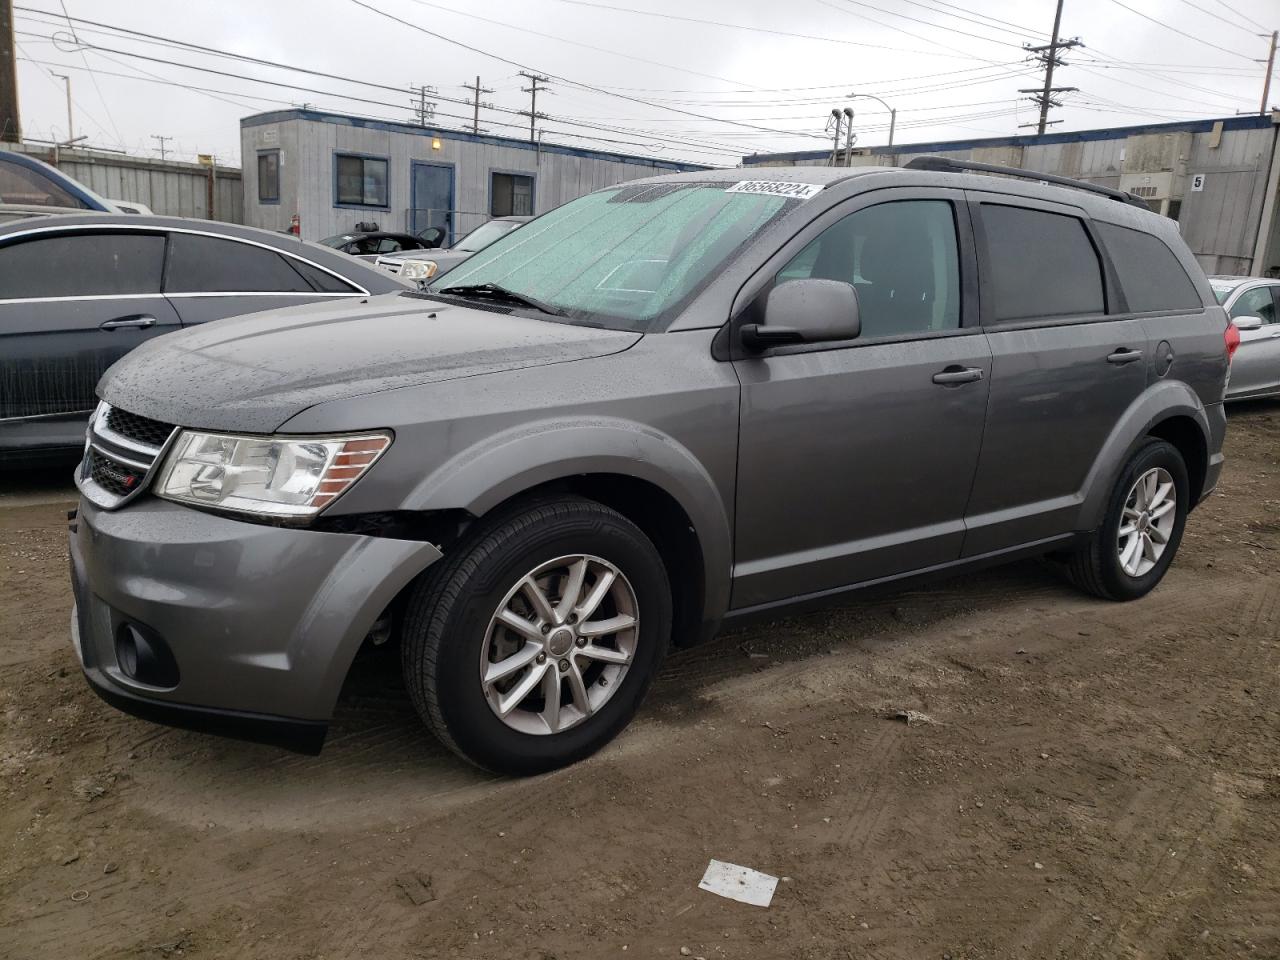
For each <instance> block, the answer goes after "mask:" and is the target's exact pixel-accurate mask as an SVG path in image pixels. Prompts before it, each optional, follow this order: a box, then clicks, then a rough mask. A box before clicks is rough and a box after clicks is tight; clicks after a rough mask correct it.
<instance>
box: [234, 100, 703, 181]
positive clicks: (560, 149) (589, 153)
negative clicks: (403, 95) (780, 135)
mask: <svg viewBox="0 0 1280 960" xmlns="http://www.w3.org/2000/svg"><path fill="white" fill-rule="evenodd" d="M286 120H310V121H312V122H314V123H332V124H336V125H338V126H344V127H361V128H364V129H369V130H384V131H387V132H389V133H407V134H412V135H414V136H419V137H439V138H440V139H442V140H459V141H463V142H466V143H487V144H490V145H492V146H497V147H512V148H514V149H517V150H528V151H530V152H531V153H536V152H541V153H549V154H557V155H560V156H566V157H585V158H587V159H591V160H612V161H614V162H615V163H635V164H641V165H643V166H646V167H650V168H652V169H653V170H660V171H673V172H680V171H684V170H710V169H713V168H711V167H708V166H706V165H704V164H697V163H678V162H676V161H673V160H656V159H654V158H652V157H638V156H633V155H631V154H626V153H608V152H605V151H603V150H585V149H583V148H581V147H568V146H563V145H561V144H558V143H543V144H532V143H530V142H529V141H528V140H517V139H515V138H514V137H498V136H494V135H492V134H487V133H480V134H477V133H467V132H465V131H463V130H449V129H446V128H444V127H420V126H418V125H417V124H412V123H395V122H393V121H390V120H371V119H368V118H365V117H352V116H348V115H346V114H341V113H326V112H324V111H321V110H303V109H298V108H294V109H290V110H272V111H269V112H267V113H258V114H254V115H253V116H251V117H243V118H242V119H241V120H240V127H241V129H243V128H245V127H261V126H265V125H267V124H272V123H283V122H285V121H286Z"/></svg>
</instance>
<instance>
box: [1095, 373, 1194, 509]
mask: <svg viewBox="0 0 1280 960" xmlns="http://www.w3.org/2000/svg"><path fill="white" fill-rule="evenodd" d="M1173 417H1187V418H1189V419H1190V420H1192V421H1194V423H1195V424H1196V426H1197V427H1198V428H1199V429H1200V434H1201V436H1202V438H1203V439H1204V443H1205V449H1206V450H1208V451H1209V452H1210V454H1212V453H1213V452H1214V445H1213V440H1212V438H1213V432H1212V430H1211V428H1210V425H1209V416H1208V413H1207V411H1206V410H1205V407H1204V404H1203V403H1202V402H1201V401H1200V397H1199V396H1197V395H1196V392H1195V391H1194V390H1192V389H1191V388H1190V387H1189V386H1187V384H1185V383H1183V382H1182V381H1180V380H1161V381H1159V382H1158V383H1154V384H1152V385H1151V386H1150V387H1148V388H1147V389H1146V390H1145V391H1143V393H1142V394H1140V395H1139V396H1138V398H1137V399H1136V400H1134V402H1133V403H1131V404H1130V405H1129V407H1128V408H1127V409H1126V410H1125V412H1124V414H1123V415H1122V416H1121V417H1120V419H1119V420H1117V421H1116V425H1115V427H1114V429H1112V431H1111V433H1110V435H1109V436H1108V437H1107V440H1106V442H1105V443H1104V444H1103V446H1102V450H1101V452H1099V454H1098V456H1097V457H1096V458H1095V459H1094V461H1093V466H1092V467H1091V468H1090V470H1089V474H1088V476H1087V477H1086V478H1085V482H1084V486H1083V487H1082V489H1083V491H1084V500H1083V502H1082V504H1081V507H1080V519H1079V523H1078V525H1077V529H1080V530H1093V529H1096V528H1097V527H1098V526H1099V525H1100V524H1101V523H1102V520H1103V516H1104V514H1105V513H1106V509H1107V501H1108V499H1109V498H1110V495H1111V488H1112V487H1113V486H1114V485H1115V480H1116V477H1118V476H1119V474H1120V471H1121V470H1122V469H1123V468H1124V465H1125V462H1126V461H1127V460H1128V459H1129V455H1130V453H1131V452H1132V451H1133V449H1134V447H1136V446H1137V444H1138V442H1139V441H1140V440H1141V439H1142V438H1143V437H1144V436H1146V435H1147V434H1148V433H1150V432H1151V429H1152V428H1153V427H1154V426H1156V425H1157V424H1158V423H1160V422H1162V421H1164V420H1169V419H1171V418H1173Z"/></svg>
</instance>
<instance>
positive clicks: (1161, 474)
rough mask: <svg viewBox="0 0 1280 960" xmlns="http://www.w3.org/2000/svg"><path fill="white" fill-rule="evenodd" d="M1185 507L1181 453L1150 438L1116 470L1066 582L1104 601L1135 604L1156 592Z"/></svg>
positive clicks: (1177, 538) (1178, 540) (1187, 502)
mask: <svg viewBox="0 0 1280 960" xmlns="http://www.w3.org/2000/svg"><path fill="white" fill-rule="evenodd" d="M1189 508H1190V485H1189V484H1188V482H1187V468H1186V464H1185V463H1184V462H1183V459H1182V455H1181V454H1180V453H1179V452H1178V449H1177V448H1176V447H1174V446H1173V445H1172V444H1171V443H1168V442H1166V441H1164V440H1157V439H1155V438H1151V439H1150V440H1148V441H1147V442H1146V443H1145V444H1143V445H1142V446H1141V447H1139V448H1138V450H1136V451H1135V452H1134V454H1133V456H1131V457H1130V458H1129V462H1128V463H1127V464H1126V465H1125V468H1124V469H1123V470H1122V471H1121V472H1120V476H1119V478H1118V479H1117V481H1116V484H1115V487H1114V488H1113V489H1112V492H1111V499H1110V500H1109V502H1108V507H1107V513H1106V517H1105V518H1104V520H1103V522H1102V526H1101V527H1100V528H1099V529H1098V530H1097V531H1096V532H1095V533H1094V534H1093V536H1092V538H1091V539H1090V541H1089V543H1088V545H1087V546H1085V547H1084V548H1082V549H1081V550H1080V551H1079V552H1077V553H1076V554H1074V555H1073V556H1072V557H1071V560H1070V563H1069V566H1068V570H1069V572H1070V574H1071V579H1072V580H1073V581H1074V582H1075V584H1076V585H1077V586H1078V587H1080V588H1081V589H1083V590H1086V591H1088V592H1089V593H1092V594H1094V595H1095V596H1099V597H1104V598H1106V599H1108V600H1136V599H1137V598H1138V597H1141V596H1145V595H1146V594H1147V593H1149V592H1151V590H1152V589H1154V588H1155V586H1156V584H1158V583H1159V582H1160V581H1161V579H1163V577H1164V575H1165V571H1167V570H1168V569H1169V565H1170V564H1171V563H1173V557H1174V554H1176V553H1177V551H1178V544H1179V543H1181V541H1182V531H1183V527H1184V526H1185V525H1186V520H1187V510H1188V509H1189Z"/></svg>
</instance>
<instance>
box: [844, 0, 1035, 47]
mask: <svg viewBox="0 0 1280 960" xmlns="http://www.w3.org/2000/svg"><path fill="white" fill-rule="evenodd" d="M844 2H845V3H848V4H851V5H853V6H855V7H866V8H867V9H868V10H874V11H876V12H877V13H884V14H888V15H889V16H891V17H899V18H901V19H903V20H910V21H911V22H912V23H919V24H923V25H924V26H926V27H931V28H933V29H934V30H945V31H946V32H947V33H958V34H959V35H960V36H962V37H972V38H974V39H975V40H982V41H984V42H986V43H997V44H1000V45H1001V46H1005V47H1018V46H1020V45H1019V44H1017V43H1014V42H1013V41H1012V40H998V39H996V38H995V37H989V36H985V35H983V34H980V33H969V32H968V31H967V30H961V29H959V28H957V27H951V26H944V25H942V24H939V23H933V22H932V21H929V20H921V19H920V18H919V17H912V16H909V15H908V14H905V13H896V12H894V11H893V10H886V9H885V8H884V7H877V6H876V5H875V4H872V3H866V2H864V0H844ZM903 2H906V3H911V2H913V0H903ZM916 6H921V4H916ZM926 9H928V8H926ZM944 16H949V17H954V16H956V14H953V13H948V14H944ZM962 19H963V18H962Z"/></svg>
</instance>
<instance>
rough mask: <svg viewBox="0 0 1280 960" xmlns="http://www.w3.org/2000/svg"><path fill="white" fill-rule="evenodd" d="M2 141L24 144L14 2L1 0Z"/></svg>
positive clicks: (0, 138) (0, 89)
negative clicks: (20, 111) (14, 41)
mask: <svg viewBox="0 0 1280 960" xmlns="http://www.w3.org/2000/svg"><path fill="white" fill-rule="evenodd" d="M0 140H3V141H5V142H6V143H21V142H22V124H21V123H20V122H19V120H18V61H17V58H16V57H15V56H14V55H13V0H0Z"/></svg>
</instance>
